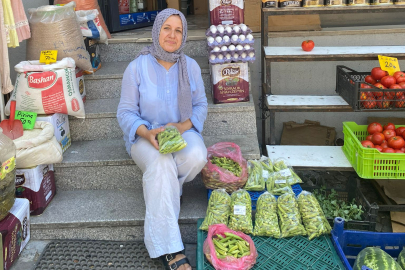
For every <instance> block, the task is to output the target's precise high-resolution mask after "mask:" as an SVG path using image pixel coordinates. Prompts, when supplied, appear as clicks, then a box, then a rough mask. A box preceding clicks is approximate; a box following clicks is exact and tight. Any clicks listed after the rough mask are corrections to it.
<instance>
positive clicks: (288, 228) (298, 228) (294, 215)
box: [277, 192, 307, 238]
mask: <svg viewBox="0 0 405 270" xmlns="http://www.w3.org/2000/svg"><path fill="white" fill-rule="evenodd" d="M277 210H278V211H277V212H278V216H279V218H280V230H281V237H282V238H284V237H290V236H296V235H306V234H307V232H306V231H305V228H304V226H303V225H302V223H301V215H300V211H299V209H298V203H297V200H296V199H295V195H294V193H291V192H289V193H286V194H283V195H281V196H280V197H278V200H277Z"/></svg>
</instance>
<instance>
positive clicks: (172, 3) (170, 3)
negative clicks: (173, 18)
mask: <svg viewBox="0 0 405 270" xmlns="http://www.w3.org/2000/svg"><path fill="white" fill-rule="evenodd" d="M166 3H167V8H174V9H177V10H180V0H166Z"/></svg>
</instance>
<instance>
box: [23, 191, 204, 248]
mask: <svg viewBox="0 0 405 270" xmlns="http://www.w3.org/2000/svg"><path fill="white" fill-rule="evenodd" d="M206 207H207V191H206V189H205V187H203V186H186V187H184V189H183V204H182V206H181V212H180V217H179V224H180V230H181V233H182V240H183V242H184V243H196V242H197V234H196V230H197V225H196V224H197V219H199V218H203V217H204V216H205V212H206ZM144 219H145V203H144V198H143V191H142V188H132V189H130V188H122V189H120V190H118V189H116V190H74V191H64V190H60V189H58V191H57V194H56V195H55V197H54V198H53V200H52V202H51V203H50V204H49V206H48V207H47V209H46V210H45V211H44V213H43V214H41V215H40V216H32V217H31V239H32V240H38V239H41V240H46V239H91V240H115V241H125V240H133V241H143V236H144V229H143V225H144Z"/></svg>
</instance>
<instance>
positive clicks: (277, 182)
mask: <svg viewBox="0 0 405 270" xmlns="http://www.w3.org/2000/svg"><path fill="white" fill-rule="evenodd" d="M274 183H275V184H285V183H287V180H276V181H274Z"/></svg>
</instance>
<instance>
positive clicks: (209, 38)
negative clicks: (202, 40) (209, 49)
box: [207, 37, 215, 43]
mask: <svg viewBox="0 0 405 270" xmlns="http://www.w3.org/2000/svg"><path fill="white" fill-rule="evenodd" d="M214 40H215V39H214V38H213V37H207V41H208V43H212V42H214Z"/></svg>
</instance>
